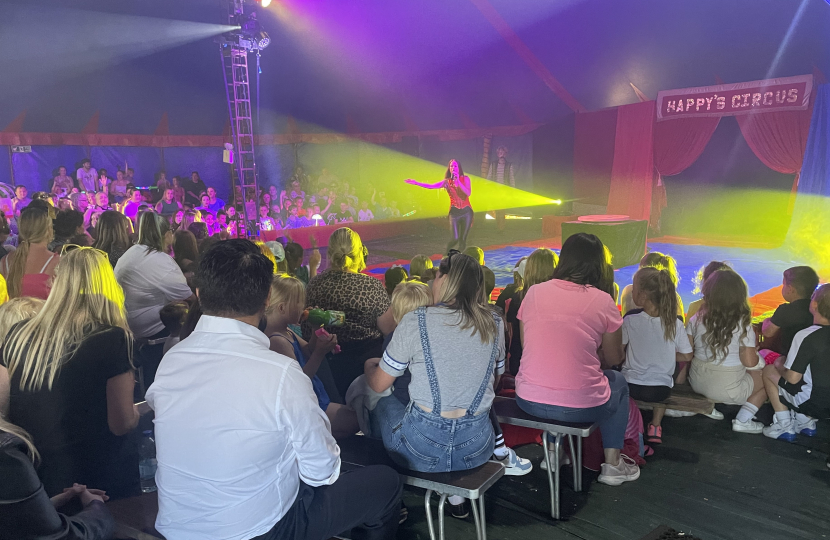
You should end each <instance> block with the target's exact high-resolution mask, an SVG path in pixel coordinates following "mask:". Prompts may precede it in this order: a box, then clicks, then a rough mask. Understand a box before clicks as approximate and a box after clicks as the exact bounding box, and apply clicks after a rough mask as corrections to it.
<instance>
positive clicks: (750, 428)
mask: <svg viewBox="0 0 830 540" xmlns="http://www.w3.org/2000/svg"><path fill="white" fill-rule="evenodd" d="M703 302H704V303H703V307H701V308H700V310H699V311H698V312H697V313H696V314H695V316H694V317H692V318H691V319H689V322H688V323H686V333H687V334H688V335H689V339H690V340H691V341H692V347H693V348H694V358H693V359H692V364H691V368H690V369H689V381H690V383H691V385H692V388H693V389H694V391H695V392H697V393H698V394H702V395H704V396H706V397H708V398H709V399H711V400H713V401H715V402H716V403H725V404H729V405H740V406H741V410H740V411H739V412H738V416H737V418H735V419H734V420H732V430H733V431H738V432H745V433H761V430H762V428H763V427H764V426H763V424H761V423H760V422H754V421H753V420H752V417H753V416H755V414H756V413H757V412H758V407H760V406H761V405H763V403H764V401H765V400H766V394H765V392H764V384H763V381H762V380H761V371H760V369H761V368H762V367H763V366H764V362H763V360H761V359H760V358H759V357H758V352H757V351H756V350H755V331H754V330H753V329H752V320H751V311H750V308H749V302H748V298H747V287H746V283H745V282H744V280H743V279H742V278H741V276H739V275H738V274H737V273H736V272H734V271H732V270H719V271H717V272H715V273H714V274H712V275H711V276H709V278H708V279H707V280H706V281H705V282H704V283H703ZM747 368H751V370H747ZM714 418H716V419H722V418H723V414H722V413H720V412H719V411H717V414H716V415H715V416H714Z"/></svg>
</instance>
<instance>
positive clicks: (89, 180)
mask: <svg viewBox="0 0 830 540" xmlns="http://www.w3.org/2000/svg"><path fill="white" fill-rule="evenodd" d="M75 178H77V179H78V187H79V188H80V189H81V191H90V192H92V191H95V181H96V180H98V171H96V170H95V169H93V168H92V162H91V161H90V160H89V159H84V160H83V161H82V162H81V168H80V169H78V170H77V172H76V173H75Z"/></svg>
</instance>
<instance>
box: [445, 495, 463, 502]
mask: <svg viewBox="0 0 830 540" xmlns="http://www.w3.org/2000/svg"><path fill="white" fill-rule="evenodd" d="M448 500H449V501H450V504H461V503H463V502H464V497H461V496H459V495H450V497H449V499H448Z"/></svg>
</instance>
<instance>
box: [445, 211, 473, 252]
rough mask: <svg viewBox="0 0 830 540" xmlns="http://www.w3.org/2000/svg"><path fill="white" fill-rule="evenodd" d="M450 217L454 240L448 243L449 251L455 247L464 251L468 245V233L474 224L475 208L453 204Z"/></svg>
mask: <svg viewBox="0 0 830 540" xmlns="http://www.w3.org/2000/svg"><path fill="white" fill-rule="evenodd" d="M449 217H450V229H452V240H450V243H449V244H447V251H448V252H449V250H451V249H453V248H455V249H457V250H458V251H464V249H465V248H466V247H467V235H468V234H470V227H472V226H473V209H472V208H471V207H469V206H468V207H466V208H456V207H455V206H452V207H450V216H449Z"/></svg>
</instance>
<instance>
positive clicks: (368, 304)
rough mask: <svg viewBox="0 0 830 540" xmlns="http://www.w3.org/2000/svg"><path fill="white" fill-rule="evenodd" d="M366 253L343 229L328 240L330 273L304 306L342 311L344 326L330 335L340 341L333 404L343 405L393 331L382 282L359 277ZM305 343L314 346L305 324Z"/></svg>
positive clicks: (311, 288) (314, 283) (316, 282)
mask: <svg viewBox="0 0 830 540" xmlns="http://www.w3.org/2000/svg"><path fill="white" fill-rule="evenodd" d="M367 254H368V250H367V249H366V247H365V246H364V245H363V242H361V241H360V236H359V235H358V234H357V233H356V232H354V231H353V230H351V229H349V228H348V227H341V228H339V229H337V230H336V231H334V232H333V233H332V235H331V236H330V237H329V248H328V251H327V253H326V256H327V258H328V262H329V265H328V269H327V270H326V271H325V272H323V273H322V274H319V275H317V276H316V277H313V278H311V281H309V282H308V289H307V293H306V306H307V307H318V308H321V309H325V310H335V311H342V312H343V313H345V314H346V320H345V322H344V323H343V325H342V326H334V327H332V328H329V329H328V331H329V332H331V333H332V334H334V335H336V336H337V343H338V344H339V345H340V347H341V349H342V352H341V353H340V354H338V355H337V361H336V362H331V363H330V366H331V373H332V376H333V378H334V383H335V385H336V389H334V390H335V391H336V392H337V393H339V394H340V396H339V399H338V398H337V396H334V395H332V392H331V391H330V392H329V397H331V398H332V401H336V402H340V403H342V399H343V397H345V395H346V390H348V388H349V385H350V384H351V383H352V381H354V380H355V379H356V378H357V377H358V376H359V375H360V374H361V373H363V363H364V362H365V361H366V360H367V359H369V358H376V357H379V356H380V355H381V354H382V351H383V336H384V335H386V334H388V333H390V332H391V331H392V330H394V329H395V320H394V318H393V317H392V309H391V308H390V303H389V295H388V294H386V289H385V288H384V287H383V283H381V281H380V280H379V279H375V278H373V277H371V276H367V275H366V274H361V273H360V272H361V271H362V270H363V269H364V268H366V255H367ZM302 330H303V339H305V340H306V341H310V340H311V334H312V333H313V331H314V330H316V328H312V326H311V324H309V323H308V322H307V321H306V322H303V324H302Z"/></svg>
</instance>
